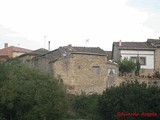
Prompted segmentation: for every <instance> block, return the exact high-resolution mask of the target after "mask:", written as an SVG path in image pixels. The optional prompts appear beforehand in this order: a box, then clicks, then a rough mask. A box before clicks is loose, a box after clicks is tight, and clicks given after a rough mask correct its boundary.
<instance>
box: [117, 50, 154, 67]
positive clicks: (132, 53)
mask: <svg viewBox="0 0 160 120" xmlns="http://www.w3.org/2000/svg"><path fill="white" fill-rule="evenodd" d="M120 54H121V57H122V59H124V58H128V59H130V58H131V57H137V55H139V57H146V65H141V68H142V69H154V51H137V50H121V51H120Z"/></svg>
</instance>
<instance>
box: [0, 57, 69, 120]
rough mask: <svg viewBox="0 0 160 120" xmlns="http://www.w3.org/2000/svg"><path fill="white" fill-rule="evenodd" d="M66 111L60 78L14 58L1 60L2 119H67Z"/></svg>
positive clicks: (0, 107) (0, 92)
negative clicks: (32, 67)
mask: <svg viewBox="0 0 160 120" xmlns="http://www.w3.org/2000/svg"><path fill="white" fill-rule="evenodd" d="M66 112H67V99H66V94H65V92H64V89H63V85H62V83H61V82H60V81H59V80H58V79H55V78H53V77H52V76H51V75H49V74H45V73H42V72H40V71H38V70H36V69H31V68H29V67H27V66H26V65H24V64H23V63H21V62H20V61H17V60H14V59H13V60H8V61H6V62H2V63H0V119H2V120H54V119H56V120H63V119H64V117H65V115H66Z"/></svg>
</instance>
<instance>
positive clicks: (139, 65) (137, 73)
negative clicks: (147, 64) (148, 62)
mask: <svg viewBox="0 0 160 120" xmlns="http://www.w3.org/2000/svg"><path fill="white" fill-rule="evenodd" d="M140 69H141V64H140V62H139V57H137V61H136V70H135V75H136V76H139V74H140V73H139V72H140Z"/></svg>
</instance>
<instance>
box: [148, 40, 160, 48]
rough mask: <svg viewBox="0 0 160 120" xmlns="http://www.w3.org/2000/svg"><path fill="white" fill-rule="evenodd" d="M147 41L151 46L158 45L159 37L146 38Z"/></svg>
mask: <svg viewBox="0 0 160 120" xmlns="http://www.w3.org/2000/svg"><path fill="white" fill-rule="evenodd" d="M147 42H148V43H150V44H151V45H152V46H153V47H160V39H148V40H147Z"/></svg>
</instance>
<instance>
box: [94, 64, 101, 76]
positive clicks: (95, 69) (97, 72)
mask: <svg viewBox="0 0 160 120" xmlns="http://www.w3.org/2000/svg"><path fill="white" fill-rule="evenodd" d="M92 72H93V74H95V75H99V74H100V66H92Z"/></svg>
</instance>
